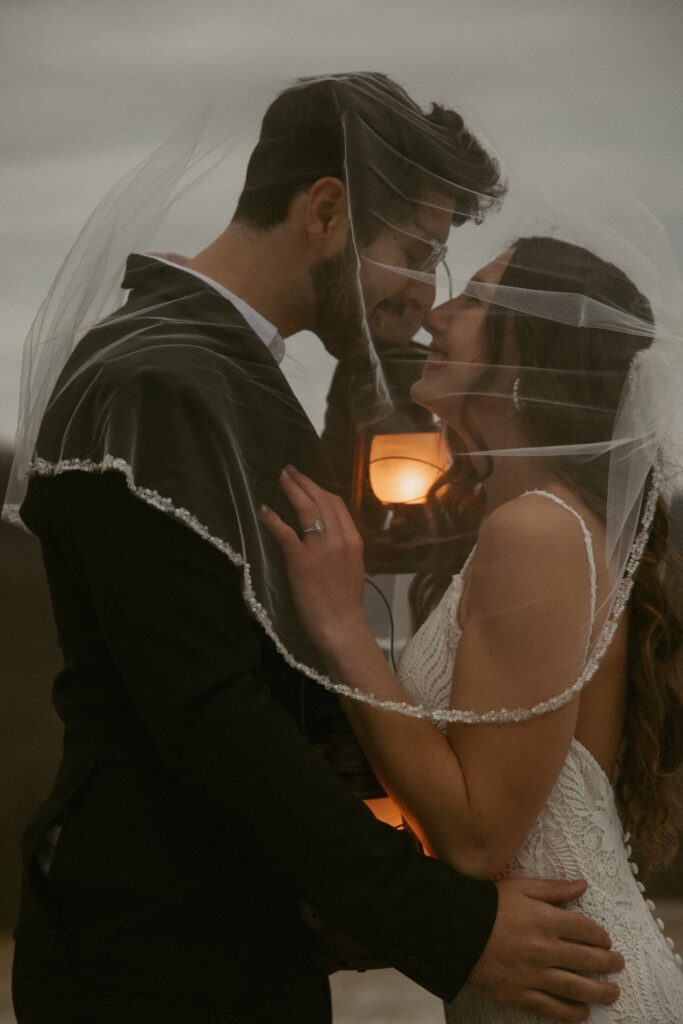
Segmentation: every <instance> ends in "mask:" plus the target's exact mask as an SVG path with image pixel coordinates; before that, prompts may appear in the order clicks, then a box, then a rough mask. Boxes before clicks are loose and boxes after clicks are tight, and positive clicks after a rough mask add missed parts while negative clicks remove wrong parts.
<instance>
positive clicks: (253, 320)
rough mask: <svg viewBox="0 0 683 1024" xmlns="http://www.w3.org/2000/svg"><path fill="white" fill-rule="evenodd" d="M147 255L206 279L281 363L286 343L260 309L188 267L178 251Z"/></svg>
mask: <svg viewBox="0 0 683 1024" xmlns="http://www.w3.org/2000/svg"><path fill="white" fill-rule="evenodd" d="M144 255H145V256H149V257H150V258H151V259H154V260H158V262H159V263H167V264H168V266H169V267H176V268H177V269H178V270H184V271H185V273H186V274H192V276H193V277H198V278H199V280H200V281H204V283H205V284H209V285H211V287H212V288H213V289H214V290H215V291H217V292H218V294H219V295H222V296H223V298H224V299H227V300H228V302H231V303H232V305H233V306H234V307H235V309H236V310H237V311H238V313H241V314H242V316H243V317H244V319H245V320H246V321H247V323H248V324H249V326H250V327H251V329H252V331H254V333H255V334H257V335H258V337H259V338H260V339H261V341H262V342H263V344H264V345H265V346H266V348H268V349H269V350H270V354H271V355H272V357H273V359H275V361H276V362H277V363H281V362H282V360H283V359H284V356H285V343H284V340H283V338H282V335H281V334H280V332H279V331H278V329H277V327H275V325H274V324H271V322H270V321H269V320H266V318H265V317H264V316H262V315H261V314H260V313H259V312H258V310H256V309H254V308H253V307H252V306H250V305H249V303H248V302H245V301H244V299H241V298H240V297H239V295H235V293H234V292H231V291H230V290H229V289H228V288H225V287H224V286H223V285H222V284H219V283H218V282H217V281H214V280H213V278H211V277H207V276H206V274H200V273H199V271H198V270H191V269H190V268H189V267H186V266H185V265H184V263H183V260H184V257H183V256H179V255H177V254H176V253H166V254H165V255H164V256H161V255H160V254H159V253H157V252H146V253H145V254H144Z"/></svg>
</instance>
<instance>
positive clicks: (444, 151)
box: [234, 72, 505, 241]
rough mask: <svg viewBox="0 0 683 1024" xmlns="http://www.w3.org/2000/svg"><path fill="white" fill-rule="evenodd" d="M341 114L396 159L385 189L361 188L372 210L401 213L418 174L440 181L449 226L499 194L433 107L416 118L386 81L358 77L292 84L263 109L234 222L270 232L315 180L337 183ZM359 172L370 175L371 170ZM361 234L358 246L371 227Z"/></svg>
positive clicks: (478, 154)
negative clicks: (448, 201) (450, 205)
mask: <svg viewBox="0 0 683 1024" xmlns="http://www.w3.org/2000/svg"><path fill="white" fill-rule="evenodd" d="M346 112H350V113H352V114H355V115H357V118H358V119H359V120H360V121H361V122H362V124H363V125H364V126H365V128H368V129H370V131H369V133H368V137H369V138H376V139H377V144H378V145H379V146H382V145H383V146H384V147H389V148H388V150H386V151H387V152H390V151H393V152H394V153H396V154H399V158H398V160H397V162H396V164H394V169H395V170H396V168H397V170H396V176H395V177H394V175H392V180H391V182H390V183H388V182H387V181H380V180H376V181H375V182H374V184H373V182H371V181H366V186H367V187H369V188H370V189H371V190H372V191H373V192H374V193H375V194H376V204H375V209H376V210H377V212H380V211H381V210H382V209H383V208H386V206H387V203H389V204H391V206H393V207H396V206H397V205H401V197H403V206H405V199H404V197H406V196H412V197H414V196H415V195H416V194H419V189H420V184H421V182H420V176H421V173H422V176H423V177H424V178H427V177H429V175H435V176H437V177H438V178H440V179H445V180H444V182H443V189H444V192H445V193H446V194H451V195H452V198H454V199H455V212H454V215H453V224H455V225H458V224H462V223H464V222H465V221H466V220H469V219H474V220H475V221H477V222H480V221H481V219H482V218H483V216H484V214H485V212H486V210H487V209H488V208H489V207H490V206H492V205H494V204H496V203H497V202H498V201H499V200H500V198H501V197H502V196H503V195H504V192H505V188H504V186H503V185H502V184H501V183H500V168H499V165H498V163H497V162H496V160H495V159H494V158H493V157H491V156H490V155H489V154H488V153H487V152H486V151H485V149H484V148H483V146H482V145H481V144H480V142H479V141H478V140H477V139H476V138H475V137H474V135H472V133H471V132H470V131H469V130H468V129H467V128H466V127H465V124H464V122H463V119H462V117H461V116H460V115H459V114H458V113H456V112H455V111H454V110H449V109H447V108H446V107H443V106H440V105H439V104H437V103H433V104H432V105H431V108H430V110H429V112H428V113H425V112H424V111H423V110H422V109H421V108H420V107H419V106H418V105H417V103H415V102H414V100H412V99H411V98H410V96H408V94H407V93H406V92H405V90H404V89H402V88H401V87H400V86H399V85H397V84H396V83H395V82H394V81H392V80H391V79H390V78H388V77H387V76H386V75H383V74H379V73H376V72H359V73H354V74H346V75H334V76H330V77H326V78H316V79H299V80H298V82H297V84H296V85H294V86H292V87H291V88H289V89H287V90H285V92H283V93H281V94H280V95H279V96H278V97H277V98H276V99H275V100H274V101H273V103H271V105H270V106H269V107H268V110H267V111H266V113H265V116H264V118H263V122H262V124H261V134H260V138H259V142H258V144H257V146H256V148H255V149H254V151H253V153H252V154H251V158H250V160H249V165H248V167H247V174H246V180H245V184H244V189H243V191H242V194H241V196H240V199H239V202H238V204H237V209H236V211H235V218H234V219H235V220H236V221H241V222H242V223H244V224H248V225H249V226H251V227H254V228H259V229H261V230H267V229H270V228H273V227H275V226H276V225H277V224H280V223H282V222H283V221H284V220H286V218H287V216H288V213H289V209H290V206H291V203H292V200H293V199H294V197H295V196H296V195H297V194H298V193H300V192H301V191H303V190H305V189H306V188H308V187H309V186H310V185H312V184H313V182H315V181H317V180H318V179H319V178H322V177H326V176H328V175H329V176H332V177H336V178H339V179H341V180H342V181H346V180H347V174H346V156H347V154H346V153H345V142H344V128H343V124H342V116H343V115H344V114H345V113H346ZM401 157H403V158H405V160H403V161H401V160H400V158H401ZM425 172H426V173H425ZM367 173H369V175H370V177H372V170H369V171H368V172H367ZM432 180H433V179H432ZM449 183H454V184H455V185H456V186H457V187H456V188H452V187H449ZM392 193H393V198H392ZM397 200H398V202H397ZM392 212H393V213H395V212H396V211H395V210H393V211H392ZM364 227H365V230H364V232H363V233H364V234H365V235H366V238H365V240H366V241H367V240H368V236H370V235H372V233H373V230H377V224H375V226H374V229H373V228H371V227H370V226H368V225H367V224H366V225H364Z"/></svg>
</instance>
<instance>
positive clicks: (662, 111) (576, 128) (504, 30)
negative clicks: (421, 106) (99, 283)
mask: <svg viewBox="0 0 683 1024" xmlns="http://www.w3.org/2000/svg"><path fill="white" fill-rule="evenodd" d="M0 39H1V40H2V42H1V44H0V89H1V92H2V96H3V104H2V110H1V111H0V138H2V155H1V160H2V181H3V189H2V195H1V196H0V223H1V224H2V231H3V235H4V238H3V244H2V247H1V248H0V261H1V263H0V267H1V269H2V280H3V283H4V288H3V296H4V309H3V317H2V334H1V335H0V438H1V439H4V440H9V439H11V437H12V435H13V432H14V423H15V417H16V408H17V398H18V381H19V367H20V359H21V346H22V342H23V338H24V336H25V334H26V331H27V330H28V327H29V325H30V323H31V320H32V318H33V315H34V313H35V311H36V309H37V306H38V305H39V303H40V301H41V299H42V298H43V296H44V294H45V292H46V290H47V288H48V286H49V284H50V281H51V280H52V277H53V276H54V273H55V272H56V270H57V268H58V265H59V263H60V262H61V259H62V258H63V256H64V255H65V253H66V250H67V249H68V248H69V246H70V244H71V243H72V242H73V240H74V238H75V236H76V234H77V232H78V230H79V228H80V227H81V225H82V223H83V221H84V220H85V218H86V216H87V215H88V213H89V212H90V210H91V209H92V207H93V206H94V205H95V204H96V202H97V201H98V200H99V198H100V197H101V196H102V194H103V193H104V192H105V191H106V190H107V189H108V188H109V187H110V186H111V185H112V184H113V182H114V181H115V180H116V179H117V178H118V177H119V176H120V175H121V174H122V173H123V172H124V171H125V170H127V169H128V167H130V166H131V165H132V164H133V163H135V162H137V161H138V160H139V159H141V158H142V157H143V156H144V155H145V154H146V153H148V152H149V151H150V150H151V149H152V148H154V147H155V146H156V145H158V143H159V142H160V141H161V140H162V139H163V138H164V136H165V135H166V134H167V133H168V132H169V131H170V130H171V129H172V128H173V127H174V125H175V124H176V123H177V121H178V120H179V119H181V118H182V117H184V116H187V115H189V114H191V113H192V111H193V110H195V109H196V107H197V106H198V105H199V104H200V103H201V102H202V101H203V100H205V99H206V98H207V97H208V96H210V95H212V94H214V93H217V92H221V91H226V90H230V89H231V88H234V87H235V86H236V85H237V84H239V85H241V86H243V85H244V84H245V83H248V82H250V81H252V80H255V78H256V76H259V77H263V76H264V75H267V77H268V78H281V79H282V80H283V83H284V82H286V80H287V79H289V78H292V77H294V76H296V75H299V74H306V73H309V74H310V73H318V72H326V71H340V70H358V69H371V70H382V71H386V72H387V73H389V74H390V75H392V76H394V77H396V78H397V79H398V80H399V81H400V82H401V83H402V84H404V85H405V86H406V87H407V88H408V90H409V91H411V92H413V93H414V94H415V95H416V97H417V98H418V99H420V100H422V101H427V100H430V99H436V100H441V101H443V102H447V103H448V104H449V105H452V106H455V107H457V108H458V109H461V110H462V111H463V112H464V113H465V114H467V112H468V110H470V109H472V110H473V111H474V112H475V113H476V112H477V111H478V110H484V111H489V112H491V114H492V115H493V117H494V120H497V121H498V122H499V123H500V124H504V125H506V126H507V128H508V129H510V128H511V127H512V129H513V135H514V138H515V140H516V141H517V143H518V145H519V147H520V151H522V150H523V148H524V145H525V142H526V143H530V144H533V145H534V146H538V144H539V142H540V143H542V144H544V145H545V144H547V145H548V146H549V147H551V148H553V149H554V150H556V151H559V152H560V153H563V152H564V153H566V154H567V160H571V159H572V158H573V156H587V157H590V158H592V157H597V158H599V160H600V162H601V163H602V165H603V167H604V169H605V171H606V173H607V174H608V175H611V174H613V175H614V176H615V178H618V179H620V180H621V181H623V182H625V183H626V184H627V185H628V186H629V187H630V188H631V189H633V190H634V191H635V192H636V193H637V194H638V195H639V196H640V197H641V199H643V200H644V201H645V202H646V203H647V205H649V207H650V208H651V209H652V210H653V212H654V213H655V214H656V215H657V216H658V217H659V218H660V220H661V221H662V222H663V223H664V225H665V227H666V229H667V232H668V233H669V237H670V239H671V242H672V244H673V246H674V248H675V250H676V252H677V255H678V259H679V262H680V263H682V264H683V174H681V170H680V169H681V167H683V132H682V131H681V108H682V105H683V104H682V100H683V71H681V58H680V54H681V45H682V44H683V3H680V2H679V0H411V2H404V0H335V2H330V0H287V2H286V3H282V2H274V0H232V2H231V0H220V2H219V0H193V2H192V3H189V2H187V0H182V2H179V0H163V2H162V0H108V2H102V0H2V9H1V10H0Z"/></svg>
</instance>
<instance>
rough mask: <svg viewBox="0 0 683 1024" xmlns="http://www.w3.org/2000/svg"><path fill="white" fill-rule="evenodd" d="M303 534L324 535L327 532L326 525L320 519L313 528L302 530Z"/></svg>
mask: <svg viewBox="0 0 683 1024" xmlns="http://www.w3.org/2000/svg"><path fill="white" fill-rule="evenodd" d="M301 532H302V533H324V532H325V524H324V523H323V522H322V521H321V520H320V519H316V521H315V522H314V523H313V525H312V526H307V527H306V529H305V530H302V531H301Z"/></svg>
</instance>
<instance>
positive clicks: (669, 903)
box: [0, 899, 683, 1024]
mask: <svg viewBox="0 0 683 1024" xmlns="http://www.w3.org/2000/svg"><path fill="white" fill-rule="evenodd" d="M657 913H658V914H659V916H660V917H661V918H662V919H663V921H664V922H665V924H666V931H667V934H668V935H670V936H671V938H672V939H673V940H674V942H675V944H676V948H677V949H678V950H680V951H681V952H683V899H681V900H658V901H657ZM11 962H12V940H11V938H10V937H9V936H4V937H2V938H0V1024H15V1019H14V1014H13V1013H12V1008H11V998H10V968H11ZM332 993H333V1002H334V1021H335V1024H437V1022H441V1021H442V1020H443V1013H442V1010H441V1003H440V1002H439V1001H438V1000H437V999H435V998H434V997H433V996H430V995H429V994H428V993H426V992H424V991H423V990H422V989H420V988H418V987H417V986H416V985H413V984H412V982H410V981H408V980H407V978H404V977H403V976H402V975H400V974H398V973H397V972H396V971H371V972H369V973H368V974H337V975H335V976H334V977H333V979H332Z"/></svg>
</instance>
